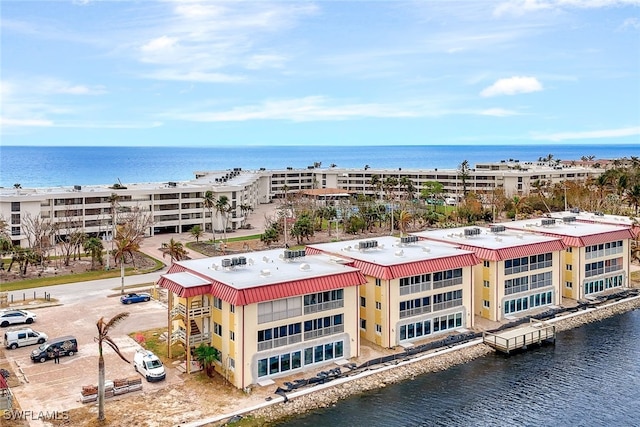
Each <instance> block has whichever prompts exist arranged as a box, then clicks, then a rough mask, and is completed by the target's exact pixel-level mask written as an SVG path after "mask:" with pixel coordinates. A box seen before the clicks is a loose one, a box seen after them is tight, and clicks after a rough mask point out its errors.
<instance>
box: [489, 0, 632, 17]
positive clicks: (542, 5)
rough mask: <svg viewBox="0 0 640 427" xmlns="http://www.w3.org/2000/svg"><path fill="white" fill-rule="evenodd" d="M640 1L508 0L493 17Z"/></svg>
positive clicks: (627, 4) (496, 10) (497, 9)
mask: <svg viewBox="0 0 640 427" xmlns="http://www.w3.org/2000/svg"><path fill="white" fill-rule="evenodd" d="M639 5H640V0H510V1H507V2H503V3H500V4H499V5H498V6H496V8H495V9H494V10H493V15H494V16H496V17H502V16H505V15H510V16H522V15H525V14H527V13H535V12H539V11H554V12H555V11H560V10H563V9H568V8H575V9H598V8H603V7H615V6H639Z"/></svg>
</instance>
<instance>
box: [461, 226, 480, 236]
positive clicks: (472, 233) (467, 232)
mask: <svg viewBox="0 0 640 427" xmlns="http://www.w3.org/2000/svg"><path fill="white" fill-rule="evenodd" d="M480 232H481V230H480V229H479V228H478V227H474V228H465V229H464V236H465V237H469V236H477V235H479V234H480Z"/></svg>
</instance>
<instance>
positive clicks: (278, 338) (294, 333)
mask: <svg viewBox="0 0 640 427" xmlns="http://www.w3.org/2000/svg"><path fill="white" fill-rule="evenodd" d="M301 341H302V323H300V322H298V323H291V324H289V325H281V326H276V327H274V328H267V329H262V330H260V331H258V351H262V350H268V349H271V348H276V347H282V346H285V345H289V344H295V343H299V342H301Z"/></svg>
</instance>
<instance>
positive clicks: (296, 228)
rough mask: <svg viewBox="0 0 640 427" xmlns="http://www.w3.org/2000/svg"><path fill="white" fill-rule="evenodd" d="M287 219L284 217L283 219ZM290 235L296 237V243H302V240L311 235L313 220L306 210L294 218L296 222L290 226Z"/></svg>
mask: <svg viewBox="0 0 640 427" xmlns="http://www.w3.org/2000/svg"><path fill="white" fill-rule="evenodd" d="M286 220H287V219H286V218H285V221H286ZM291 235H292V236H294V237H295V238H296V241H297V243H298V245H301V244H302V240H303V239H304V238H305V237H306V238H307V240H309V238H310V237H311V236H313V221H312V220H311V217H310V215H309V213H308V212H305V213H303V214H301V215H299V216H298V218H296V222H295V223H294V224H293V227H291Z"/></svg>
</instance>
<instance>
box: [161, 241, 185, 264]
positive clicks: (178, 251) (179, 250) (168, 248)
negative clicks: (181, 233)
mask: <svg viewBox="0 0 640 427" xmlns="http://www.w3.org/2000/svg"><path fill="white" fill-rule="evenodd" d="M162 248H163V249H164V251H163V253H162V257H163V258H164V257H165V256H166V255H167V254H168V255H169V256H170V257H171V262H172V263H173V261H174V260H175V261H180V260H183V259H185V258H186V257H187V255H188V253H189V252H187V250H186V249H185V248H184V245H183V244H182V242H178V241H176V240H174V239H173V238H171V240H169V243H163V244H162Z"/></svg>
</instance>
